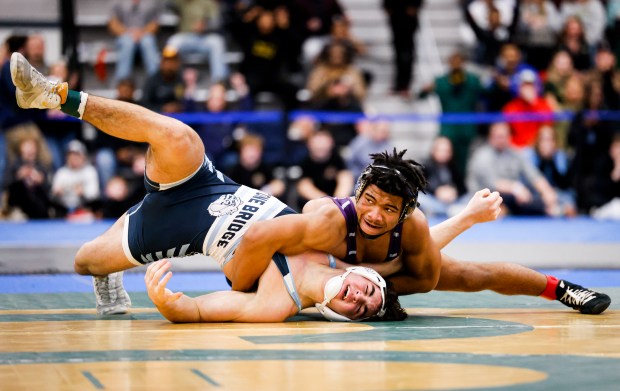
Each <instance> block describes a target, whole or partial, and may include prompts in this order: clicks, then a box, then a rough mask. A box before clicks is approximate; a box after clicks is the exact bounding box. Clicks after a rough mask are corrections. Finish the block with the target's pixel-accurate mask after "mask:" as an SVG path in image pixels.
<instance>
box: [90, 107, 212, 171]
mask: <svg viewBox="0 0 620 391" xmlns="http://www.w3.org/2000/svg"><path fill="white" fill-rule="evenodd" d="M82 119H83V120H85V121H87V122H89V123H91V124H92V125H94V126H95V127H96V128H98V129H100V130H102V131H103V132H105V133H107V134H109V135H111V136H114V137H118V138H122V139H125V140H130V141H137V142H146V143H148V144H149V146H150V148H149V153H147V157H146V158H147V162H146V174H147V176H148V177H149V179H151V180H153V181H155V182H158V183H172V182H176V181H179V180H181V179H183V178H186V177H188V176H189V175H190V174H192V173H193V172H195V171H196V170H197V169H198V167H200V165H201V164H202V162H203V159H204V145H203V144H202V141H201V139H200V137H199V136H198V134H196V132H194V130H193V129H192V128H190V127H189V126H187V125H185V124H184V123H182V122H180V121H178V120H176V119H174V118H170V117H167V116H164V115H161V114H157V113H155V112H153V111H150V110H148V109H146V108H144V107H141V106H138V105H134V104H131V103H127V102H121V101H117V100H111V99H106V98H102V97H99V96H89V97H88V101H87V103H86V107H85V109H84V115H83V116H82Z"/></svg>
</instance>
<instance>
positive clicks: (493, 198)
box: [430, 189, 503, 249]
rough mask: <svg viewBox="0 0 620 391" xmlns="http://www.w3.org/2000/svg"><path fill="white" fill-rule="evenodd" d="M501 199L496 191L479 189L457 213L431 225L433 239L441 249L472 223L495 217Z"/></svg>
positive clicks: (498, 210)
mask: <svg viewBox="0 0 620 391" xmlns="http://www.w3.org/2000/svg"><path fill="white" fill-rule="evenodd" d="M502 201H503V200H502V197H501V196H500V195H499V193H498V192H496V191H495V192H491V191H490V190H489V189H483V190H479V191H478V192H476V194H474V196H473V197H472V198H471V200H469V203H468V204H467V206H466V207H465V209H463V210H462V211H461V212H460V213H459V214H457V215H455V216H453V217H451V218H449V219H447V220H445V221H443V222H441V223H439V224H437V225H435V226H433V227H431V229H430V233H431V237H432V238H433V241H434V242H435V244H436V245H437V247H439V248H440V249H442V248H444V247H445V246H447V245H448V244H449V243H450V242H451V241H452V240H454V238H456V237H457V236H458V235H460V234H462V233H463V232H465V231H466V230H468V229H469V228H471V227H472V226H473V225H474V224H478V223H485V222H487V221H493V220H495V219H497V216H499V213H500V211H501V209H500V205H501V204H502Z"/></svg>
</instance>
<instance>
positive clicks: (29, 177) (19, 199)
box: [4, 135, 52, 219]
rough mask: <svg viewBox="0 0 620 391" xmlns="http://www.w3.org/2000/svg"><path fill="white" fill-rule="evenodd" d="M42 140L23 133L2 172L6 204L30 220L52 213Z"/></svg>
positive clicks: (47, 169)
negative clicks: (17, 146)
mask: <svg viewBox="0 0 620 391" xmlns="http://www.w3.org/2000/svg"><path fill="white" fill-rule="evenodd" d="M41 142H42V139H41V138H40V137H39V138H36V137H31V136H27V135H24V137H22V138H21V140H20V142H19V155H18V156H17V159H16V160H15V161H14V162H13V163H12V164H11V165H10V166H9V168H8V170H7V173H6V175H5V183H4V188H5V189H6V191H7V195H8V207H9V208H19V210H20V211H21V212H23V213H24V214H25V215H26V216H27V218H29V219H47V218H49V217H51V216H52V213H51V212H52V203H51V201H50V199H49V186H50V177H51V170H50V166H49V165H46V164H44V163H43V161H42V160H41V153H40V151H39V146H40V144H41Z"/></svg>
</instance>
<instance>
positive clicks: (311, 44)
mask: <svg viewBox="0 0 620 391" xmlns="http://www.w3.org/2000/svg"><path fill="white" fill-rule="evenodd" d="M291 17H292V20H293V26H294V28H296V29H298V32H297V33H296V34H297V35H298V36H299V37H300V38H301V41H302V55H303V63H304V64H306V65H307V64H311V63H312V62H313V61H314V60H315V58H316V57H317V56H318V54H319V53H320V52H321V50H322V48H323V46H324V45H325V44H326V43H327V42H328V41H329V38H330V37H329V35H330V33H331V31H332V26H333V21H334V19H339V18H345V17H346V16H345V14H344V10H343V8H342V6H341V5H340V2H339V1H338V0H293V1H292V2H291Z"/></svg>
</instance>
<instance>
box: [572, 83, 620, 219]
mask: <svg viewBox="0 0 620 391" xmlns="http://www.w3.org/2000/svg"><path fill="white" fill-rule="evenodd" d="M603 95H604V94H603V88H602V86H601V84H599V83H592V84H590V85H589V86H588V87H587V88H586V94H585V96H586V97H585V103H584V107H583V110H581V111H579V112H577V113H576V114H575V116H574V118H573V120H572V121H571V124H570V129H569V131H568V145H569V146H570V147H571V148H572V150H573V151H574V157H573V165H572V171H573V184H572V186H573V188H574V189H575V191H576V196H577V207H578V210H579V213H590V210H591V209H592V208H593V207H596V206H600V205H602V204H603V203H604V200H603V199H602V198H601V197H600V196H599V194H598V193H595V192H593V191H592V189H593V188H594V187H595V186H596V183H598V181H599V179H600V177H601V168H600V167H601V164H602V163H601V159H603V158H604V157H605V156H606V155H607V153H608V151H609V146H610V144H611V138H612V134H613V130H614V128H613V124H612V123H611V122H609V121H603V120H601V118H600V117H599V116H598V115H595V114H594V113H593V112H596V111H599V110H605V107H604V99H603ZM591 111H592V112H591Z"/></svg>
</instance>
